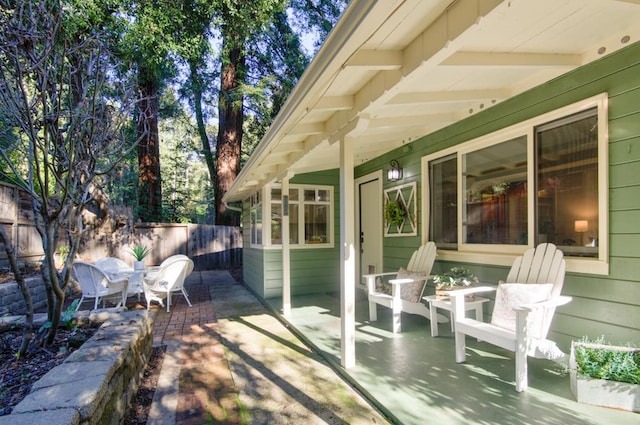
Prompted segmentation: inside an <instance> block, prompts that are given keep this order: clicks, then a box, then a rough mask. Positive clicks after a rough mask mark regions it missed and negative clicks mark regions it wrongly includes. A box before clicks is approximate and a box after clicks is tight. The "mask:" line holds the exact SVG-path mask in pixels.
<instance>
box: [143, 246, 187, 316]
mask: <svg viewBox="0 0 640 425" xmlns="http://www.w3.org/2000/svg"><path fill="white" fill-rule="evenodd" d="M174 257H175V258H170V259H167V260H165V261H163V262H162V264H161V265H160V267H159V268H158V271H157V272H154V273H153V274H152V275H150V276H148V277H145V282H144V296H145V298H146V300H147V310H148V309H149V308H150V307H151V301H157V302H158V303H160V305H161V306H163V307H164V302H163V300H164V299H165V298H166V299H167V312H169V311H171V295H172V293H173V292H181V293H182V295H183V296H184V298H185V300H187V304H189V307H191V301H189V295H188V294H187V291H186V290H185V289H184V281H185V279H186V278H187V277H188V276H189V275H190V274H191V272H192V271H193V261H191V259H190V258H189V257H187V256H186V255H180V256H174Z"/></svg>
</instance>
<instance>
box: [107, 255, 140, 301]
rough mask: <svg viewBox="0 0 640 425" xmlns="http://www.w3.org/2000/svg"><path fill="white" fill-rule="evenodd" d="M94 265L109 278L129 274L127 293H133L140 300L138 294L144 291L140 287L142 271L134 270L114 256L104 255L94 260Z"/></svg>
mask: <svg viewBox="0 0 640 425" xmlns="http://www.w3.org/2000/svg"><path fill="white" fill-rule="evenodd" d="M95 265H96V267H98V268H99V269H100V270H102V271H103V272H105V273H106V274H107V275H108V276H109V277H110V278H118V277H122V276H127V275H128V276H129V286H128V288H127V295H132V294H135V295H137V296H138V301H140V294H141V293H143V292H144V289H143V287H142V279H143V273H142V272H136V271H135V270H134V269H133V267H131V266H129V265H128V264H127V263H125V262H124V261H122V260H121V259H119V258H116V257H105V258H101V259H99V260H98V261H96V262H95Z"/></svg>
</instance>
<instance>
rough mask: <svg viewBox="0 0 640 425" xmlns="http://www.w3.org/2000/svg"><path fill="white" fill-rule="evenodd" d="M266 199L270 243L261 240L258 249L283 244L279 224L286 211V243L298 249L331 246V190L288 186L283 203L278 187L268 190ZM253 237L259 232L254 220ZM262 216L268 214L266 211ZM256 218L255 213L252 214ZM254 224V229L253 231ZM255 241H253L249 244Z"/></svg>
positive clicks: (317, 187) (324, 187) (327, 187)
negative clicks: (269, 218)
mask: <svg viewBox="0 0 640 425" xmlns="http://www.w3.org/2000/svg"><path fill="white" fill-rule="evenodd" d="M266 193H267V195H265V196H268V197H269V199H268V200H265V204H266V205H267V206H268V207H269V212H268V214H269V215H270V217H271V220H270V225H269V229H267V230H268V231H269V235H268V236H269V240H268V241H267V240H266V239H265V240H264V243H263V242H262V240H261V243H260V244H259V245H263V244H264V245H265V246H274V245H275V246H278V245H281V244H282V223H283V220H282V218H283V214H284V212H285V210H288V213H289V243H290V244H291V245H295V246H298V247H301V246H314V247H318V245H325V246H330V245H331V244H332V243H333V238H332V232H333V187H331V186H302V185H291V186H290V188H289V193H288V198H286V200H285V196H283V193H282V189H281V188H280V187H279V186H273V187H271V188H270V189H269V190H268V191H267V192H266ZM251 214H252V221H251V224H252V229H251V232H252V233H251V234H252V236H253V235H254V234H255V233H259V232H261V231H262V229H261V227H260V230H259V229H258V222H257V220H253V216H254V212H253V209H252V212H251ZM265 214H267V212H266V211H265ZM255 215H256V216H257V213H256V214H255ZM254 223H256V226H255V228H254ZM254 240H258V238H257V237H256V238H253V237H252V244H255V245H258V244H256V243H254V242H253V241H254Z"/></svg>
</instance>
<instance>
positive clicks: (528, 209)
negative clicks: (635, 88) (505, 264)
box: [423, 95, 607, 272]
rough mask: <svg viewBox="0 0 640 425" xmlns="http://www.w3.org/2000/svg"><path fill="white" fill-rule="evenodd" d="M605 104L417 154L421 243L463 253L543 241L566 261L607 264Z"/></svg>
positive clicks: (598, 100) (591, 102) (586, 104)
mask: <svg viewBox="0 0 640 425" xmlns="http://www.w3.org/2000/svg"><path fill="white" fill-rule="evenodd" d="M606 99H607V97H606V95H601V96H597V97H595V98H592V99H588V100H585V101H583V102H580V103H579V104H576V105H572V106H569V107H566V108H563V109H562V110H559V111H554V112H553V113H549V114H545V115H544V116H541V117H538V118H536V119H532V120H529V121H526V122H523V123H521V124H517V125H514V126H512V127H509V128H507V129H504V130H501V131H499V132H496V133H492V134H489V135H487V136H484V137H482V138H479V139H475V140H472V141H469V142H467V143H464V144H461V145H458V146H456V147H454V148H451V149H448V150H446V151H443V152H441V153H440V154H439V155H438V154H435V155H431V156H429V157H425V158H424V159H423V164H424V165H423V167H424V172H425V177H426V181H425V184H424V187H425V190H427V191H428V196H427V197H424V198H423V199H428V201H429V205H428V206H425V208H424V210H425V211H427V213H426V217H425V219H426V222H427V223H429V227H428V235H429V236H428V237H429V240H432V241H434V242H436V244H437V245H438V248H439V249H441V250H453V251H459V252H460V253H461V254H462V253H468V254H470V255H471V256H472V255H474V254H480V253H482V252H486V253H511V252H513V253H518V252H521V251H523V250H524V249H526V248H527V247H532V246H535V245H537V244H539V243H543V242H551V243H554V244H556V245H557V246H558V247H559V248H560V249H561V250H562V251H563V252H564V254H565V256H567V257H568V258H571V257H575V258H581V259H585V260H588V259H598V260H600V261H602V262H606V260H607V257H606V255H607V252H606V246H607V245H606V242H607V241H606V238H607V235H606V232H605V231H604V230H606V229H605V227H606V226H603V223H606V222H607V208H606V199H602V196H603V194H602V190H603V189H602V188H603V187H604V188H606V170H607V162H606V158H607V155H606V152H607V131H606V127H607V122H606V116H607V115H606V108H605V106H606ZM603 239H604V240H603ZM603 246H604V247H605V248H603ZM518 247H520V248H518ZM478 258H480V257H478ZM485 258H486V257H485ZM581 264H582V265H584V263H581ZM594 270H595V269H594ZM598 270H605V269H603V268H600V269H598ZM584 271H587V269H585V270H584ZM593 272H597V271H593Z"/></svg>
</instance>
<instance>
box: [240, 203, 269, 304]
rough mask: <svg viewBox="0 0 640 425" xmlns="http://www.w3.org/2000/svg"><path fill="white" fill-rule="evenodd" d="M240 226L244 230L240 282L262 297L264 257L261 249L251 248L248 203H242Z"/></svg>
mask: <svg viewBox="0 0 640 425" xmlns="http://www.w3.org/2000/svg"><path fill="white" fill-rule="evenodd" d="M242 209H243V211H244V213H243V214H242V226H243V228H244V229H245V230H244V232H243V234H242V246H243V248H242V280H243V281H244V283H245V284H247V285H248V286H249V287H250V288H251V289H253V291H255V293H256V294H258V295H260V296H261V297H264V255H263V251H262V250H261V249H255V248H251V232H250V231H249V229H250V228H251V222H250V220H251V215H250V214H249V202H248V201H245V202H243V203H242Z"/></svg>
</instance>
